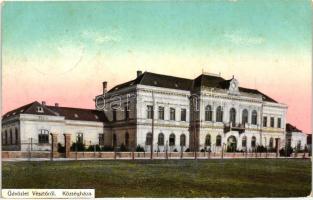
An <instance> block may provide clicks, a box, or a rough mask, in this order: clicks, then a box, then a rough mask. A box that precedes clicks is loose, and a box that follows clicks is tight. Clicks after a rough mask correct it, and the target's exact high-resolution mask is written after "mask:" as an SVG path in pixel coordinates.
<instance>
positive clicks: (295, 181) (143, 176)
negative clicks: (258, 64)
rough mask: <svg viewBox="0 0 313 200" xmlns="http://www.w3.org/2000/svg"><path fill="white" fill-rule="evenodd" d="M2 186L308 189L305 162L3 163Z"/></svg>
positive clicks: (292, 193)
mask: <svg viewBox="0 0 313 200" xmlns="http://www.w3.org/2000/svg"><path fill="white" fill-rule="evenodd" d="M3 188H73V189H74V188H86V189H87V188H95V189H96V197H299V196H307V195H309V194H310V191H311V189H310V188H311V161H310V160H300V159H298V160H292V159H246V160H245V159H237V160H230V159H227V160H198V161H195V160H154V161H150V160H137V161H105V160H103V161H66V162H3Z"/></svg>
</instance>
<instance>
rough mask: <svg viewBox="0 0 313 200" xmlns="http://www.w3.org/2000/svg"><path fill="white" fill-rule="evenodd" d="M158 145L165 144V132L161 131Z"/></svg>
mask: <svg viewBox="0 0 313 200" xmlns="http://www.w3.org/2000/svg"><path fill="white" fill-rule="evenodd" d="M158 145H159V146H164V134H163V133H159V136H158Z"/></svg>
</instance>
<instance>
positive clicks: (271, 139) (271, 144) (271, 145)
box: [269, 138, 274, 148]
mask: <svg viewBox="0 0 313 200" xmlns="http://www.w3.org/2000/svg"><path fill="white" fill-rule="evenodd" d="M269 146H270V148H273V147H274V139H273V138H270V144H269Z"/></svg>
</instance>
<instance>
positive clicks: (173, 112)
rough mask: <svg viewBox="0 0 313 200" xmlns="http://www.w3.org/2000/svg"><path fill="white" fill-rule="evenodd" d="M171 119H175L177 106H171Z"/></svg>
mask: <svg viewBox="0 0 313 200" xmlns="http://www.w3.org/2000/svg"><path fill="white" fill-rule="evenodd" d="M170 120H173V121H175V108H170Z"/></svg>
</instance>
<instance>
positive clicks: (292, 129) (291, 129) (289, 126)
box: [286, 123, 302, 132]
mask: <svg viewBox="0 0 313 200" xmlns="http://www.w3.org/2000/svg"><path fill="white" fill-rule="evenodd" d="M286 131H287V132H302V130H300V129H298V128H297V127H295V126H293V125H292V124H290V123H287V124H286Z"/></svg>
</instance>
